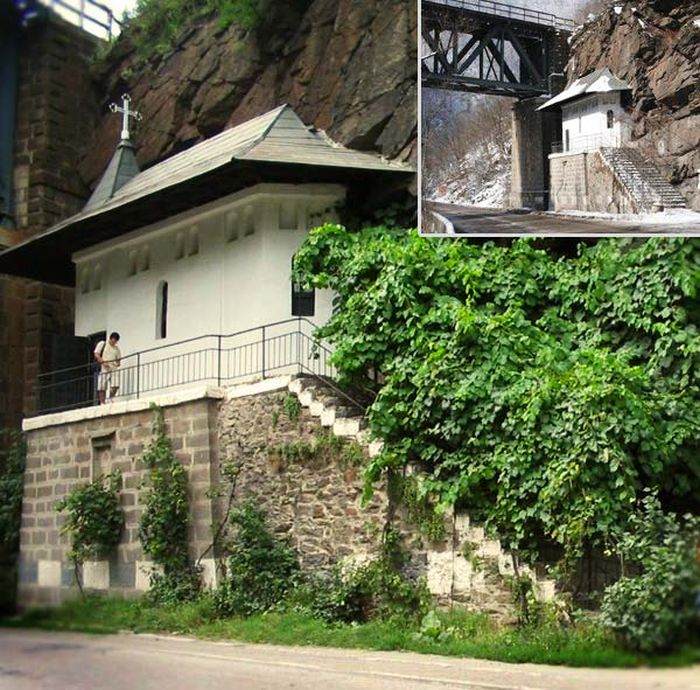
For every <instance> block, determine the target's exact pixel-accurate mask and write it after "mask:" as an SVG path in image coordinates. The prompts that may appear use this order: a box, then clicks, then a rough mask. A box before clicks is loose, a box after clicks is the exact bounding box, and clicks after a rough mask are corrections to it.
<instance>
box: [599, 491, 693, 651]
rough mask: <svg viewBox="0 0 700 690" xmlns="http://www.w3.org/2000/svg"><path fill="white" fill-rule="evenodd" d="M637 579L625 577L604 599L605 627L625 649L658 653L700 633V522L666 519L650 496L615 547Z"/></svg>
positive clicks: (667, 515)
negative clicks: (699, 618)
mask: <svg viewBox="0 0 700 690" xmlns="http://www.w3.org/2000/svg"><path fill="white" fill-rule="evenodd" d="M617 551H618V554H619V555H620V556H621V557H622V558H623V559H624V562H625V563H626V565H627V566H628V567H629V566H632V567H634V566H637V567H638V568H640V569H641V572H639V574H637V575H634V576H624V577H623V578H622V579H621V580H619V581H618V582H616V583H615V584H614V585H612V586H611V587H609V588H608V589H607V590H606V592H605V595H604V597H603V602H602V606H601V622H602V624H603V626H604V627H606V628H608V629H609V630H612V631H613V632H614V633H615V634H616V635H617V636H618V637H619V638H620V640H621V641H622V642H623V643H624V644H625V646H627V647H629V648H631V649H633V650H636V651H641V652H646V653H656V652H663V651H668V650H670V649H673V648H676V647H678V646H680V645H681V644H683V643H684V642H686V641H690V640H692V639H693V638H694V637H695V636H697V634H698V633H699V632H700V625H699V624H698V597H700V562H699V560H698V559H699V558H700V517H699V516H693V515H686V516H684V517H683V518H679V517H677V516H676V515H675V514H673V513H664V512H663V510H662V509H661V505H660V503H659V501H658V498H657V497H656V496H654V495H647V496H645V498H644V499H643V500H642V501H641V505H640V506H639V511H638V512H635V513H634V515H633V516H632V520H631V521H630V528H629V531H627V532H626V533H625V534H624V535H623V537H622V539H621V540H620V543H619V545H618V547H617Z"/></svg>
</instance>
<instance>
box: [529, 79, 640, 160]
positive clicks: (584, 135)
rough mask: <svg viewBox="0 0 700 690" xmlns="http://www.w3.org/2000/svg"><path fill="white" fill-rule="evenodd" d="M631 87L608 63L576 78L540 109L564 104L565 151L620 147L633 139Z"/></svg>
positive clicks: (563, 140)
mask: <svg viewBox="0 0 700 690" xmlns="http://www.w3.org/2000/svg"><path fill="white" fill-rule="evenodd" d="M631 89H632V87H631V86H630V85H629V84H628V83H627V82H624V81H622V80H621V79H618V78H617V77H616V76H615V75H614V74H613V73H612V72H611V71H610V70H609V69H608V68H607V67H605V68H603V69H599V70H596V71H595V72H591V73H590V74H587V75H586V76H584V77H581V78H580V79H576V80H575V81H574V82H573V83H572V84H570V85H569V86H568V87H567V88H566V89H564V91H562V92H561V93H560V94H558V95H556V96H554V98H551V99H549V100H548V101H547V102H546V103H545V104H544V105H542V106H540V108H539V110H550V109H554V108H557V107H559V108H561V114H562V138H561V141H562V144H561V152H562V153H581V152H585V151H595V150H597V149H600V148H620V147H622V146H624V145H625V144H626V143H627V142H628V141H629V139H630V126H629V124H628V117H627V112H626V110H625V105H626V98H627V97H628V96H629V92H630V91H631Z"/></svg>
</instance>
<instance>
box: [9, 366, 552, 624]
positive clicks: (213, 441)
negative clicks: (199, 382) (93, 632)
mask: <svg viewBox="0 0 700 690" xmlns="http://www.w3.org/2000/svg"><path fill="white" fill-rule="evenodd" d="M295 401H299V402H295ZM155 402H157V403H158V404H159V405H160V406H161V407H162V408H163V411H164V420H165V427H166V433H167V435H168V436H169V438H170V439H171V442H172V447H173V449H174V451H175V454H176V456H177V458H178V459H179V460H180V462H182V463H183V465H184V467H185V468H186V471H187V478H188V485H189V498H190V514H191V525H190V531H189V538H188V546H189V551H190V555H191V557H192V558H193V559H197V558H199V557H200V556H201V555H202V554H204V553H205V552H206V556H207V557H206V559H204V560H202V562H201V565H202V568H203V580H204V582H205V584H207V585H210V586H211V585H214V584H216V581H217V575H218V573H219V572H220V569H219V568H218V566H217V564H218V565H221V558H222V557H223V556H224V555H225V554H224V553H222V552H216V550H215V549H209V547H210V545H211V540H212V534H213V531H214V530H215V529H216V527H217V526H218V525H220V524H221V523H222V521H224V520H225V518H226V511H227V506H228V503H229V501H228V495H229V493H230V485H229V484H228V483H226V482H224V481H223V480H222V472H221V465H222V464H223V463H227V462H233V463H234V464H235V465H236V467H237V468H238V476H237V480H236V486H235V493H234V501H233V505H234V506H237V505H240V504H241V503H242V502H243V501H244V500H246V499H251V500H253V501H254V502H255V504H256V505H257V506H259V507H261V508H262V509H263V510H264V511H265V513H266V516H267V523H268V526H269V527H270V529H271V530H272V531H273V532H274V533H275V534H277V535H278V536H280V537H282V538H284V539H287V540H288V541H289V543H290V544H291V545H292V546H293V547H294V549H295V550H296V551H297V553H298V554H299V558H300V562H301V565H302V567H303V568H305V569H307V570H318V569H327V568H329V567H330V566H332V565H333V564H334V563H336V562H337V561H339V560H341V559H349V560H351V561H355V562H363V561H366V560H368V559H370V558H373V557H375V556H377V555H378V553H379V550H380V545H381V535H382V531H383V529H384V527H385V526H386V524H387V522H388V520H389V518H390V517H391V524H392V526H393V527H394V528H395V529H397V530H398V532H399V534H400V535H401V537H402V541H403V543H404V546H405V548H406V550H407V556H408V562H407V566H406V569H407V572H408V573H409V574H411V575H412V576H422V577H425V578H426V580H427V583H428V587H429V589H430V590H431V592H432V593H433V594H434V595H435V597H436V599H437V600H438V601H439V602H440V603H445V604H447V603H449V602H452V601H455V602H458V603H461V604H464V605H468V606H476V607H478V608H481V609H483V610H487V611H490V612H492V613H495V614H497V615H499V616H501V617H503V616H506V617H507V616H509V615H510V614H509V611H510V608H511V602H510V595H509V589H508V586H507V582H506V578H507V576H508V575H511V574H512V565H511V563H510V560H509V557H508V556H507V554H505V552H504V551H503V550H502V549H501V546H500V543H499V542H498V541H497V540H494V539H490V538H488V537H487V536H486V535H485V534H484V530H483V529H481V528H479V527H477V526H474V525H472V524H471V523H470V522H469V519H468V517H467V516H465V515H451V514H448V515H446V516H445V521H446V528H447V529H446V537H445V539H444V540H442V541H441V542H439V543H431V542H429V541H428V540H426V539H425V538H423V537H421V536H420V534H419V533H418V530H417V529H416V526H415V525H413V524H412V523H411V521H410V520H409V519H408V518H407V516H406V514H405V513H404V511H403V509H402V507H401V506H392V505H391V504H390V501H389V497H388V495H387V492H386V490H385V489H384V487H382V486H379V487H377V489H376V491H375V494H374V496H373V498H372V499H371V500H370V501H369V502H368V503H367V504H363V503H362V501H361V497H362V492H363V483H364V482H363V477H362V465H363V464H364V463H363V461H362V459H363V458H364V459H365V460H366V459H367V457H368V456H369V455H374V454H376V453H377V452H378V451H379V450H380V449H381V444H380V443H378V442H373V443H370V442H369V437H368V433H367V431H365V430H363V429H361V427H362V420H361V419H360V418H358V417H356V416H347V417H343V416H338V415H341V414H350V415H352V414H354V413H348V411H347V408H343V407H342V406H341V405H340V404H339V401H338V400H336V399H334V398H333V397H332V394H329V392H328V390H327V389H325V388H324V386H323V385H319V384H318V382H315V381H314V380H312V379H304V378H297V379H292V380H290V379H289V377H282V378H280V379H272V380H266V381H262V382H259V383H256V384H248V385H243V386H238V387H236V388H232V389H228V390H225V391H224V390H221V389H216V388H214V389H212V388H193V389H186V390H183V391H180V392H177V393H171V394H169V395H165V396H161V397H160V398H158V399H156V400H155ZM290 411H291V413H290ZM151 423H152V412H151V411H150V409H149V403H148V402H147V401H143V400H134V401H118V402H114V403H112V404H111V405H106V406H102V407H90V408H85V409H82V410H74V411H71V412H62V413H56V414H52V415H45V416H43V417H37V418H34V419H28V420H25V425H24V426H25V430H26V432H27V435H28V457H27V469H26V474H25V493H24V503H23V512H22V528H21V550H20V568H19V570H20V577H19V580H20V581H19V603H20V605H21V606H25V607H26V606H35V605H47V604H49V605H55V604H58V603H60V602H61V601H64V600H65V599H67V598H70V597H75V596H77V586H76V583H75V575H74V572H73V568H72V565H71V564H70V563H69V561H68V558H67V554H68V551H69V547H70V545H69V542H68V538H67V537H66V536H65V535H62V534H61V533H60V530H61V527H62V525H63V523H64V518H63V516H61V515H59V514H57V512H56V510H55V505H56V502H57V501H59V500H60V499H61V498H63V497H64V496H65V495H66V494H67V493H69V492H70V491H71V489H73V488H74V487H75V486H77V485H79V484H81V483H85V482H87V481H89V480H91V479H93V478H95V477H97V476H99V475H102V474H107V473H109V472H110V471H111V470H112V469H115V468H116V469H119V470H120V471H121V473H122V490H121V504H122V508H123V511H124V517H125V520H126V524H125V527H124V531H123V534H122V541H121V543H120V545H119V547H118V548H117V550H116V553H115V554H114V555H113V556H112V558H111V559H110V560H109V561H98V562H92V563H86V564H85V565H84V567H83V583H84V585H85V587H86V588H87V589H93V590H95V591H98V592H102V593H106V594H110V595H112V596H123V597H133V596H137V595H138V594H140V593H142V592H143V591H145V590H146V589H147V588H148V572H149V566H148V564H147V563H146V562H145V559H144V555H143V551H142V548H141V544H140V542H139V539H138V523H139V518H140V516H141V513H142V510H143V506H142V502H141V491H142V489H141V485H142V482H143V480H144V478H145V476H146V468H145V467H144V466H143V463H142V461H141V456H142V454H143V451H144V449H145V448H146V446H147V444H148V442H149V440H150V438H151ZM351 432H352V433H351ZM341 436H342V439H341ZM314 448H315V449H316V451H314ZM225 536H226V537H230V536H232V535H231V534H230V533H227V534H226V533H225ZM543 595H544V596H548V594H547V593H544V594H543Z"/></svg>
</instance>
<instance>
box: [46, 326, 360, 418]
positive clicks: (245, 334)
mask: <svg viewBox="0 0 700 690" xmlns="http://www.w3.org/2000/svg"><path fill="white" fill-rule="evenodd" d="M315 328H316V325H315V324H313V323H312V322H311V321H309V320H308V319H304V318H295V319H287V320H285V321H277V322H275V323H270V324H265V325H263V326H259V327H256V328H249V329H246V330H243V331H238V332H237V333H232V334H229V335H203V336H198V337H195V338H190V339H188V340H182V341H179V342H176V343H171V344H168V345H164V346H161V347H156V348H151V349H149V350H142V351H140V352H136V353H134V354H132V355H128V356H127V357H123V358H122V360H121V364H120V366H119V367H118V369H116V370H115V371H114V372H113V373H112V375H111V380H110V381H109V384H108V385H109V387H110V388H111V387H112V386H117V387H118V389H119V390H118V397H117V399H119V400H124V399H126V400H135V399H140V398H143V397H146V396H149V395H153V394H155V393H158V392H165V391H168V390H172V389H175V388H179V387H186V386H190V385H192V384H194V383H200V384H209V385H212V386H229V385H232V384H235V383H242V382H245V381H252V380H257V379H264V378H267V377H269V376H272V375H282V374H303V375H308V376H312V377H315V378H316V379H318V380H320V381H322V382H323V383H324V384H325V385H327V386H329V387H330V388H332V389H333V390H334V391H335V392H336V393H338V394H339V395H340V396H341V397H343V398H344V399H345V400H346V401H347V402H348V403H350V404H351V405H353V406H355V407H358V408H362V407H363V405H362V404H361V403H360V402H358V401H357V400H356V399H355V398H353V397H352V396H351V395H349V394H348V392H346V391H344V390H342V389H341V388H339V387H338V386H337V384H336V383H335V379H336V374H337V372H336V369H335V367H334V366H333V365H332V363H331V350H330V349H329V348H328V347H326V346H325V345H324V344H323V343H322V342H320V341H319V340H318V339H317V338H315V337H314V335H313V330H314V329H315ZM99 376H100V372H99V367H98V365H97V363H94V364H85V365H83V366H79V367H71V368H68V369H61V370H58V371H52V372H48V373H45V374H40V375H39V377H38V382H37V396H36V400H37V409H36V412H35V414H36V415H40V414H47V413H51V412H59V411H65V410H71V409H77V408H81V407H87V406H90V405H95V404H97V402H98V394H97V389H98V380H99ZM107 396H109V391H108V392H107Z"/></svg>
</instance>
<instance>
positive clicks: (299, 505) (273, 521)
mask: <svg viewBox="0 0 700 690" xmlns="http://www.w3.org/2000/svg"><path fill="white" fill-rule="evenodd" d="M289 396H291V394H290V393H286V392H277V393H270V394H267V395H257V396H250V397H241V398H234V399H231V400H227V401H224V402H223V403H222V404H221V408H220V412H219V420H218V442H219V448H220V453H221V458H222V461H226V460H231V461H233V462H235V463H236V465H237V466H238V467H240V474H239V476H238V481H237V486H236V496H237V500H236V502H237V503H240V502H241V501H242V500H244V499H246V498H254V499H255V502H256V503H257V504H258V505H259V506H260V507H261V508H263V509H264V510H265V512H266V514H267V520H268V524H269V526H270V528H271V529H272V531H273V532H275V533H276V534H278V535H281V536H283V537H285V538H287V539H289V542H290V543H291V545H292V546H293V547H294V548H295V549H296V550H297V552H298V553H299V554H300V558H301V564H302V567H306V568H309V569H313V568H318V567H327V566H330V565H331V564H333V563H335V562H336V561H337V560H338V559H340V558H345V557H348V556H351V557H359V558H363V557H366V556H372V555H376V552H377V545H378V543H379V536H380V535H381V531H382V528H383V527H384V523H385V521H386V518H387V510H388V500H387V497H386V493H385V492H383V491H381V490H380V491H377V492H376V493H375V496H374V497H373V499H372V500H371V501H370V503H369V504H368V505H367V506H365V507H362V506H361V505H360V499H361V496H362V486H363V485H362V477H361V476H360V475H361V469H360V468H359V467H357V466H355V465H353V464H349V463H347V462H344V461H343V452H342V450H338V451H337V452H336V453H334V457H327V458H310V457H309V456H308V455H309V454H308V452H307V454H306V456H304V449H303V444H309V445H311V444H313V443H314V442H316V443H318V439H319V438H322V437H323V435H326V438H330V437H331V436H332V432H331V431H330V430H327V429H323V428H322V427H321V426H319V423H318V420H317V419H314V418H312V417H311V415H310V413H309V411H308V410H306V409H301V410H300V411H299V416H298V417H296V418H290V417H289V415H288V414H287V412H286V411H285V405H284V401H285V398H288V397H289ZM292 398H293V396H292ZM293 399H296V398H293ZM329 434H330V436H328V435H329ZM346 443H349V442H346ZM355 445H356V449H357V450H358V451H360V452H361V454H362V457H366V452H365V451H362V450H360V447H359V446H357V444H355ZM284 448H287V449H288V450H287V451H286V452H285V451H284V450H283V449H284ZM299 453H301V457H293V456H295V455H298V454H299ZM285 455H286V457H285ZM224 504H225V497H224V498H221V499H219V500H218V505H217V510H216V513H217V516H218V517H220V516H221V514H222V512H223V510H224Z"/></svg>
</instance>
